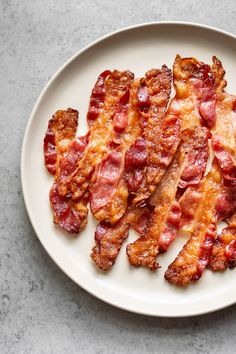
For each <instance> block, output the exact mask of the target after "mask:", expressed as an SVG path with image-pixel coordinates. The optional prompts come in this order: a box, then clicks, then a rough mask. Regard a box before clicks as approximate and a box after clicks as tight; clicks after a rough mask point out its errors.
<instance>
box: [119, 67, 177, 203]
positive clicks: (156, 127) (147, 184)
mask: <svg viewBox="0 0 236 354" xmlns="http://www.w3.org/2000/svg"><path fill="white" fill-rule="evenodd" d="M170 90H171V72H170V70H169V69H168V68H167V67H166V66H165V65H164V66H162V69H161V70H156V69H153V70H150V71H148V72H147V73H146V75H145V78H143V79H141V85H140V88H139V91H138V99H139V110H140V114H141V120H142V124H143V136H142V137H141V138H139V139H137V141H135V143H134V145H133V146H131V148H130V149H129V150H128V152H127V153H126V160H125V169H126V178H127V183H128V187H129V192H130V193H132V195H133V200H132V204H133V205H141V204H143V203H144V202H145V200H146V199H147V198H148V197H149V196H150V195H151V193H152V192H153V191H154V189H155V187H156V185H157V184H158V183H159V181H160V179H161V177H162V176H163V174H164V172H165V170H166V168H167V166H168V165H169V163H170V162H171V160H172V157H173V155H174V153H175V151H176V149H177V147H178V144H179V141H180V124H179V121H178V119H177V117H176V116H175V115H173V114H172V113H171V112H169V114H168V115H166V109H167V104H168V101H169V96H170Z"/></svg>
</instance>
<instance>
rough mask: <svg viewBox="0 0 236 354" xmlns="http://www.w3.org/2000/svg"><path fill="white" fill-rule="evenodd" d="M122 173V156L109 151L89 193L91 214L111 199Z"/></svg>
mask: <svg viewBox="0 0 236 354" xmlns="http://www.w3.org/2000/svg"><path fill="white" fill-rule="evenodd" d="M122 172H123V164H122V156H121V154H120V153H119V152H116V151H111V152H109V153H108V154H107V155H106V156H105V157H104V158H103V160H102V162H101V164H100V165H99V167H98V171H97V174H96V180H95V183H94V186H93V191H92V193H91V199H90V206H91V211H92V213H96V212H97V211H98V210H99V209H100V208H102V207H104V206H105V205H106V204H107V202H108V201H109V200H110V199H111V198H112V195H113V193H114V192H115V190H116V187H117V185H118V182H119V180H120V178H121V175H122Z"/></svg>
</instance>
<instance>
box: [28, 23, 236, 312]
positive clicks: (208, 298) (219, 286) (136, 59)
mask: <svg viewBox="0 0 236 354" xmlns="http://www.w3.org/2000/svg"><path fill="white" fill-rule="evenodd" d="M176 53H179V54H180V55H182V56H188V57H189V56H195V57H197V58H199V59H201V60H203V61H206V62H211V57H212V55H216V56H218V57H219V58H220V59H221V60H222V61H223V65H224V67H225V69H226V72H227V76H226V78H227V80H228V91H230V92H233V90H235V91H236V37H234V36H233V35H230V34H228V33H225V32H222V31H220V30H217V29H214V28H210V27H206V26H201V25H195V24H191V23H176V22H174V23H173V22H172V23H168V22H163V23H149V24H142V25H138V26H135V27H131V28H126V29H123V30H121V31H118V32H115V33H112V34H110V35H108V36H106V37H104V38H102V39H99V40H98V41H96V42H94V43H92V44H91V45H90V46H88V47H87V48H85V49H84V50H82V51H80V52H79V53H77V54H76V55H75V56H74V57H72V58H71V59H70V60H69V61H68V62H66V63H65V64H64V65H63V66H62V68H61V69H60V70H59V71H58V72H57V73H56V74H55V75H54V77H53V78H52V79H51V80H50V82H49V83H48V84H47V86H46V87H45V89H44V90H43V92H42V94H41V96H40V97H39V99H38V101H37V103H36V105H35V107H34V109H33V112H32V115H31V117H30V120H29V123H28V125H27V129H26V132H25V137H24V142H23V148H22V160H21V177H22V187H23V193H24V198H25V204H26V207H27V211H28V214H29V217H30V220H31V223H32V225H33V227H34V230H35V232H36V234H37V235H38V238H39V240H40V241H41V243H42V244H43V246H44V247H45V249H46V251H47V252H48V254H49V255H50V256H51V258H52V259H53V260H54V261H55V263H56V264H57V265H58V266H59V267H60V268H61V269H62V270H63V271H64V272H65V273H66V274H67V275H68V276H69V277H70V278H71V279H73V280H74V281H75V282H76V283H77V284H78V285H80V286H81V287H83V288H84V289H85V290H87V291H88V292H89V293H91V294H93V295H95V296H97V297H98V298H99V299H102V300H104V301H106V302H108V303H110V304H112V305H115V306H117V307H120V308H123V309H126V310H129V311H133V312H136V313H142V314H147V315H153V316H172V317H180V316H189V315H197V314H202V313H206V312H210V311H213V310H217V309H220V308H222V307H225V306H228V305H230V304H233V303H234V302H236V271H226V272H225V273H223V274H220V273H216V274H213V273H211V272H210V271H206V272H205V273H204V274H203V276H202V279H200V281H198V282H197V283H196V284H194V285H191V286H189V287H188V288H187V289H178V288H175V287H174V286H171V285H169V284H168V283H167V282H166V281H165V280H164V278H163V274H164V271H165V269H166V268H167V266H168V264H169V263H171V261H172V260H173V259H174V258H175V256H176V255H177V253H178V251H179V250H180V248H181V247H182V245H183V243H184V241H185V240H183V239H180V238H179V239H177V240H176V242H175V243H174V245H173V246H172V247H171V249H170V250H169V252H167V254H165V255H163V256H161V257H160V263H161V265H162V269H161V270H159V271H157V272H156V273H151V272H149V271H148V270H145V269H134V268H131V267H130V266H129V265H128V261H127V257H126V254H125V248H126V244H127V243H128V240H127V241H126V242H125V244H124V245H123V247H122V250H121V252H120V254H119V256H118V259H117V262H116V264H115V265H114V267H113V268H112V270H111V271H110V272H109V273H107V274H102V273H101V272H99V271H97V269H96V268H95V267H94V265H93V263H92V261H91V260H90V257H89V254H90V250H91V247H92V246H93V243H94V240H93V237H94V230H95V223H94V221H93V220H91V217H90V220H89V224H88V226H87V227H86V229H85V230H84V231H83V232H81V234H80V235H79V237H78V238H77V239H76V240H71V239H69V238H67V237H65V234H64V233H63V232H62V231H61V230H59V229H58V228H57V227H55V226H54V225H53V222H52V214H51V210H50V207H49V200H48V192H49V189H50V186H51V184H52V177H50V176H49V174H48V173H47V171H46V169H45V167H44V161H43V149H42V144H43V138H44V134H45V131H46V127H47V123H48V120H49V118H50V117H51V115H52V114H53V113H54V112H55V111H56V110H58V109H63V108H67V107H73V108H76V109H78V110H79V112H80V123H79V134H81V135H82V134H84V133H85V131H86V120H85V117H86V110H87V107H88V102H89V96H90V92H91V89H92V87H93V85H94V83H95V81H96V79H97V76H98V74H99V73H100V72H102V71H103V70H105V69H114V68H117V69H121V70H122V69H130V70H131V71H133V72H134V73H135V74H136V75H137V76H140V75H144V73H145V71H147V70H148V69H150V68H152V67H160V66H161V65H162V64H164V63H165V64H167V65H168V66H170V67H171V66H172V64H173V60H174V58H175V55H176ZM134 238H135V235H134V234H131V235H130V238H129V241H131V240H133V239H134Z"/></svg>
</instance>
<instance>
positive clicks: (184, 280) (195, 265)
mask: <svg viewBox="0 0 236 354" xmlns="http://www.w3.org/2000/svg"><path fill="white" fill-rule="evenodd" d="M221 189H222V177H221V174H220V172H219V170H218V168H217V166H216V164H215V163H214V165H213V168H212V170H211V171H210V172H209V173H208V175H207V176H206V177H205V179H204V180H203V181H202V182H201V194H202V197H201V200H200V201H199V203H198V208H197V210H196V211H195V212H196V214H197V215H198V217H197V219H196V220H197V224H196V226H195V227H194V231H193V234H192V235H191V237H190V239H189V240H188V242H187V243H186V244H185V246H184V247H183V249H182V251H181V252H180V253H179V254H178V256H177V257H176V259H175V260H174V262H172V263H171V265H170V266H169V267H168V270H167V271H166V273H165V278H166V279H167V280H168V281H169V282H170V283H171V284H174V285H177V286H185V285H187V284H189V283H190V282H191V281H196V280H198V279H199V278H200V276H201V274H202V272H203V270H204V269H205V268H206V266H207V264H208V263H209V260H210V255H211V250H212V246H213V242H214V239H215V236H216V210H215V205H216V201H217V197H218V194H219V193H220V191H221ZM203 211H204V212H203Z"/></svg>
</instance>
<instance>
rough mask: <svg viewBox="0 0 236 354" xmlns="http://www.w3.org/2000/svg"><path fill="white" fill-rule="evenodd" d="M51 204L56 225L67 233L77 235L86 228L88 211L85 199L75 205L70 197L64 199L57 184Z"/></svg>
mask: <svg viewBox="0 0 236 354" xmlns="http://www.w3.org/2000/svg"><path fill="white" fill-rule="evenodd" d="M50 204H51V208H52V210H53V221H54V223H55V224H57V225H59V226H60V227H61V228H62V229H64V230H65V231H67V232H69V233H70V234H75V233H78V232H80V230H81V229H82V228H84V227H85V226H86V224H87V214H88V209H87V206H86V204H87V200H86V199H85V198H83V200H82V201H80V203H75V202H73V200H72V199H71V197H70V195H69V196H63V197H62V196H61V195H60V194H59V193H58V185H57V183H56V182H55V183H54V184H53V186H52V188H51V190H50Z"/></svg>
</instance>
